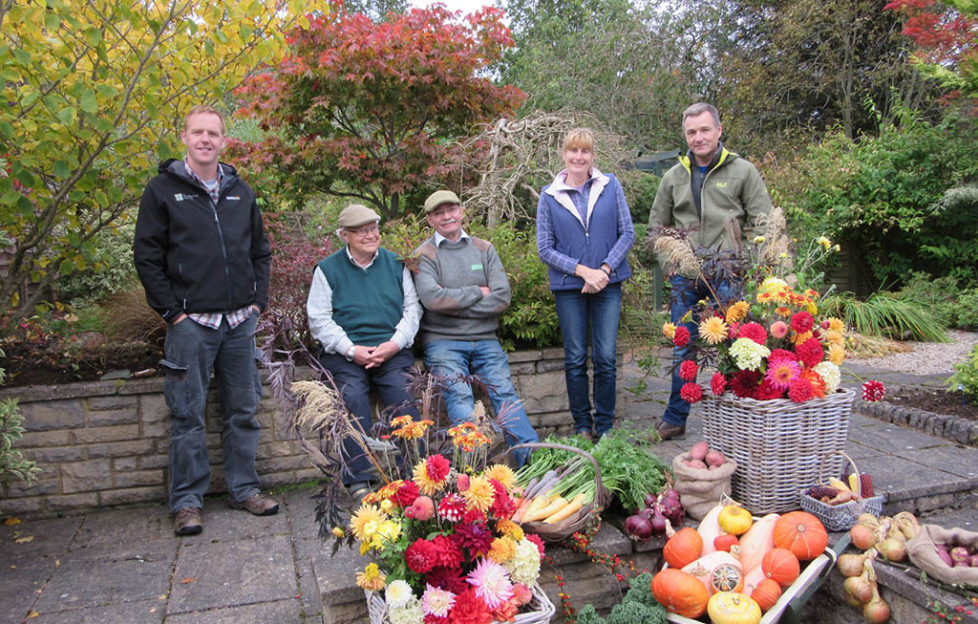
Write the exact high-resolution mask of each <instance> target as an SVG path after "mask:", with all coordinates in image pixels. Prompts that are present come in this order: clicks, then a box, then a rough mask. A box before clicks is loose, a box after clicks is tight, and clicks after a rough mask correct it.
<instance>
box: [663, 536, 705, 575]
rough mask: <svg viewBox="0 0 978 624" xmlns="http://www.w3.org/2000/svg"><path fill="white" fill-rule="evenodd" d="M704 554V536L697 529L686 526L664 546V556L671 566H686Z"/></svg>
mask: <svg viewBox="0 0 978 624" xmlns="http://www.w3.org/2000/svg"><path fill="white" fill-rule="evenodd" d="M702 554H703V538H702V537H700V534H699V533H697V532H696V529H693V528H690V527H684V528H682V529H679V531H677V532H676V534H675V535H673V536H672V537H670V538H669V540H668V541H667V542H666V545H665V546H663V547H662V556H663V557H665V560H666V563H668V564H669V567H670V568H684V567H686V566H687V565H689V564H691V563H693V562H694V561H696V560H697V559H699V558H700V555H702Z"/></svg>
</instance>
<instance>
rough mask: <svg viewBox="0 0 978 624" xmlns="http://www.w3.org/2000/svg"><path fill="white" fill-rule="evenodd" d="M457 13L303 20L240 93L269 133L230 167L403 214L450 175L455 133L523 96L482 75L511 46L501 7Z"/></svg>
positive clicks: (298, 192)
mask: <svg viewBox="0 0 978 624" xmlns="http://www.w3.org/2000/svg"><path fill="white" fill-rule="evenodd" d="M459 15H460V14H459V13H452V12H450V11H448V10H447V9H445V8H444V7H443V6H441V5H435V6H433V7H430V8H427V9H412V10H410V11H409V12H407V13H405V14H403V15H395V14H391V15H389V16H388V20H389V21H387V22H384V23H374V22H372V21H371V20H370V19H369V18H368V17H366V16H364V15H362V14H352V15H351V14H341V13H336V14H332V15H326V16H322V17H310V20H309V21H310V23H309V27H308V28H299V29H295V30H293V31H292V32H290V33H289V35H288V41H289V44H290V47H291V53H290V54H289V55H288V56H287V57H286V58H285V60H283V61H282V62H281V63H280V64H278V65H277V66H275V67H274V68H270V69H269V70H268V71H266V72H264V73H261V74H257V75H255V76H254V77H252V78H251V79H250V80H249V81H248V82H247V83H246V84H245V85H244V86H243V87H242V88H241V89H239V91H238V95H239V96H240V97H242V98H243V99H244V102H245V104H244V106H243V111H244V112H246V113H248V114H250V115H254V116H256V117H257V118H258V119H259V121H260V123H261V125H262V128H263V129H265V130H266V131H268V138H266V139H264V140H263V141H261V142H259V143H253V144H246V145H244V146H243V148H244V152H245V153H239V154H237V155H235V158H234V160H235V162H236V164H239V165H240V166H241V168H243V169H245V170H247V171H252V172H255V173H258V172H268V171H275V172H276V176H275V177H276V179H277V181H278V184H279V185H280V189H279V190H280V191H283V193H284V194H285V195H286V196H288V197H293V198H302V197H304V196H306V195H307V194H308V193H315V192H320V193H327V194H330V195H334V196H340V197H350V198H356V199H358V200H362V201H364V202H365V203H368V204H370V205H372V206H373V207H375V208H376V209H377V210H378V211H379V212H380V213H381V214H382V215H383V216H384V217H385V218H394V217H397V216H400V215H401V214H403V213H404V212H407V210H405V206H404V205H403V203H404V202H402V198H403V197H404V196H405V194H409V195H410V194H415V195H420V194H421V193H426V192H428V191H430V189H431V188H432V187H431V185H432V183H433V182H434V183H445V182H446V181H447V180H449V179H455V178H453V173H455V174H456V175H457V173H458V170H459V169H460V163H461V162H462V160H463V159H462V149H463V148H462V141H461V139H464V138H467V137H469V136H470V135H472V134H474V133H475V130H476V127H477V125H478V124H480V123H485V122H491V121H493V120H495V119H497V118H499V117H500V116H510V115H512V114H513V113H514V111H515V110H516V109H517V108H518V107H519V105H520V104H521V103H522V102H523V100H524V97H525V96H524V94H523V92H521V91H520V90H518V89H516V88H515V87H511V86H497V85H495V84H494V83H493V81H492V80H491V79H490V78H489V77H488V76H487V74H488V68H489V67H490V66H491V65H492V64H493V63H495V62H496V61H497V60H498V59H499V58H500V57H501V55H502V53H503V50H504V49H505V48H506V47H508V46H511V45H512V39H511V37H510V33H509V29H508V28H507V27H506V26H505V25H504V24H503V21H502V12H501V11H500V10H498V9H493V8H485V9H482V10H481V11H479V12H477V13H474V14H471V15H468V16H466V17H465V18H463V19H461V20H460V19H459ZM456 190H459V189H456Z"/></svg>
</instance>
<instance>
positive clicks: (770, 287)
mask: <svg viewBox="0 0 978 624" xmlns="http://www.w3.org/2000/svg"><path fill="white" fill-rule="evenodd" d="M783 291H788V292H791V288H789V287H788V282H786V281H784V280H783V279H781V278H778V277H769V278H767V279H765V280H764V281H763V282H761V285H760V286H759V287H758V288H757V292H759V293H766V292H769V293H772V294H775V293H779V294H780V293H782V292H783Z"/></svg>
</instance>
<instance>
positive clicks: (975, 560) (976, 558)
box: [653, 525, 978, 568]
mask: <svg viewBox="0 0 978 624" xmlns="http://www.w3.org/2000/svg"><path fill="white" fill-rule="evenodd" d="M654 526H655V525H653V527H654ZM970 563H971V567H972V568H978V554H974V555H971V562H970Z"/></svg>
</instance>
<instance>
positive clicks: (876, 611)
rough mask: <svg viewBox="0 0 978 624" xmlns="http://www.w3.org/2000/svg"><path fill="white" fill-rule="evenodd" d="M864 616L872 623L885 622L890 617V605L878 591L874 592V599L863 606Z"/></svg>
mask: <svg viewBox="0 0 978 624" xmlns="http://www.w3.org/2000/svg"><path fill="white" fill-rule="evenodd" d="M863 617H864V618H866V621H867V622H869V623H870V624H883V622H885V621H887V620H888V619H890V605H888V604H886V601H885V600H883V599H882V598H880V595H879V593H878V592H876V591H874V592H873V599H872V600H870V601H869V602H867V603H866V604H865V605H864V606H863Z"/></svg>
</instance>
